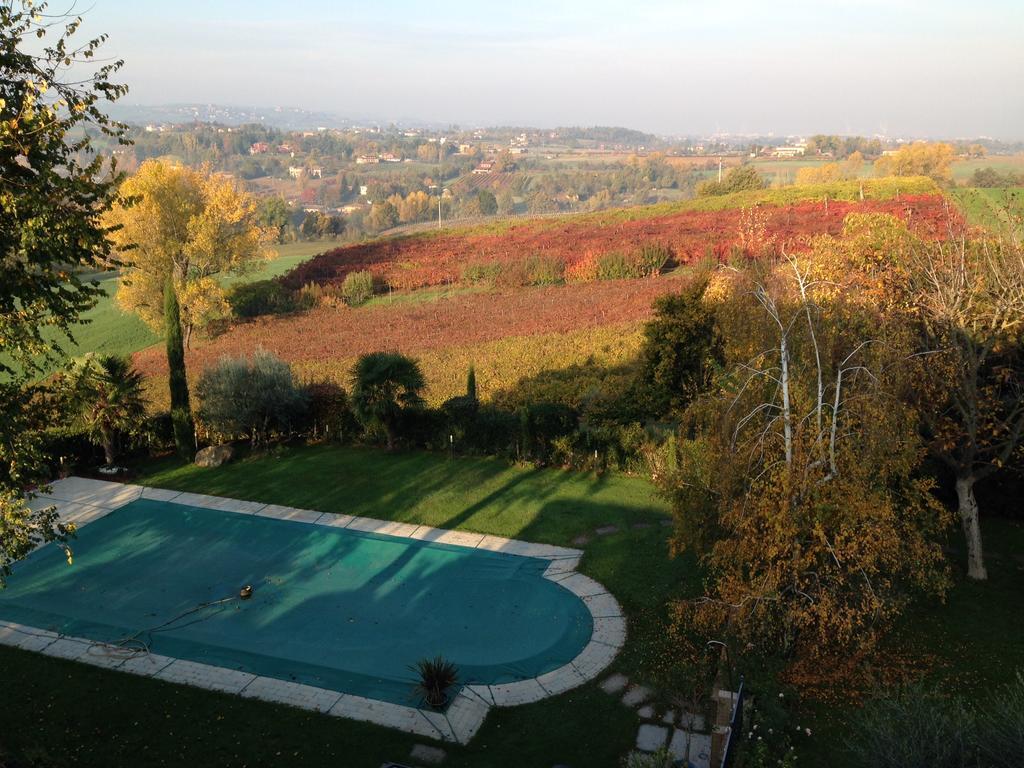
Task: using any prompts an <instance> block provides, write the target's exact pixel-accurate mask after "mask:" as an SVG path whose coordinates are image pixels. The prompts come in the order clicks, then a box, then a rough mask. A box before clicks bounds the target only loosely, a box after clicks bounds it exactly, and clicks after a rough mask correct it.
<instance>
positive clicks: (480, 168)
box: [473, 160, 494, 174]
mask: <svg viewBox="0 0 1024 768" xmlns="http://www.w3.org/2000/svg"><path fill="white" fill-rule="evenodd" d="M473 173H477V174H481V173H494V161H493V160H484V161H483V162H482V163H480V164H478V165H477V167H476V168H474V169H473Z"/></svg>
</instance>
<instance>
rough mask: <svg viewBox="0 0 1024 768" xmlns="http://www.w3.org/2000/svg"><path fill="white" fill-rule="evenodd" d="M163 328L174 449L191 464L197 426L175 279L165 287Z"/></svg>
mask: <svg viewBox="0 0 1024 768" xmlns="http://www.w3.org/2000/svg"><path fill="white" fill-rule="evenodd" d="M164 326H165V328H166V329H167V367H168V369H169V370H170V385H171V424H172V425H173V427H174V445H175V447H176V448H177V449H178V455H179V456H181V458H183V459H185V460H187V461H191V460H192V458H193V457H194V455H195V426H194V425H193V423H192V409H191V407H190V406H189V402H188V379H186V378H185V341H184V339H183V338H182V335H181V308H180V307H179V306H178V294H177V292H176V291H175V290H174V278H173V277H169V278H167V283H166V285H164Z"/></svg>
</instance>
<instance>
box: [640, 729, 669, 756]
mask: <svg viewBox="0 0 1024 768" xmlns="http://www.w3.org/2000/svg"><path fill="white" fill-rule="evenodd" d="M667 740H668V728H665V727H664V726H662V725H651V724H650V723H644V724H643V725H641V726H640V731H639V732H638V733H637V735H636V748H637V749H639V750H640V751H641V752H656V751H658V750H659V749H661V748H662V747H664V746H665V742H666V741H667Z"/></svg>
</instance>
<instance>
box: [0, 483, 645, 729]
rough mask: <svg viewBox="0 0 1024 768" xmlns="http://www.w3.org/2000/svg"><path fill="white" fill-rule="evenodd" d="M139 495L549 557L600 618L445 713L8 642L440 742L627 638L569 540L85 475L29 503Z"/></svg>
mask: <svg viewBox="0 0 1024 768" xmlns="http://www.w3.org/2000/svg"><path fill="white" fill-rule="evenodd" d="M140 498H143V499H154V500H158V501H165V502H169V503H172V504H184V505H188V506H192V507H202V508H207V509H216V510H221V511H224V512H233V513H237V514H241V515H256V516H262V517H271V518H277V519H279V520H288V521H292V522H294V523H297V524H305V525H322V526H331V527H338V528H348V529H351V530H353V531H362V532H368V533H374V534H378V535H382V536H392V537H396V538H407V539H417V540H421V541H428V542H439V543H442V544H448V545H451V546H457V547H466V548H470V549H481V550H488V551H493V552H503V553H506V554H511V555H519V556H522V557H533V558H540V559H544V560H548V561H550V564H549V565H548V567H547V568H546V569H545V571H544V578H546V579H549V580H550V581H553V582H556V583H558V584H559V585H561V586H562V587H564V588H565V589H567V590H569V591H570V592H571V593H573V594H575V595H576V596H577V597H579V598H580V600H582V602H583V604H584V605H585V606H586V607H587V609H588V610H589V611H590V614H591V616H592V618H593V625H594V631H593V634H592V636H591V638H590V642H589V643H587V645H586V646H585V647H584V648H583V650H582V651H581V652H580V653H579V654H578V655H577V656H576V657H575V658H574V659H572V660H571V661H570V662H569V663H568V664H565V665H564V666H562V667H559V668H557V669H555V670H553V671H551V672H548V673H546V674H543V675H540V676H539V677H534V678H527V679H524V680H518V681H516V682H512V683H506V684H498V685H466V686H464V687H463V688H462V689H461V690H460V691H459V693H458V695H457V696H455V698H454V699H453V701H452V703H451V704H450V705H449V706H448V708H447V709H446V710H445V711H444V712H439V711H434V710H427V709H418V708H416V707H411V706H404V705H400V704H395V703H391V702H386V701H380V700H377V699H369V698H364V697H361V696H355V695H352V694H348V693H341V692H339V691H333V690H328V689H325V688H317V687H314V686H310V685H304V684H301V683H295V682H290V681H287V680H280V679H277V678H272V677H263V676H259V675H255V674H251V673H248V672H243V671H239V670H236V669H229V668H226V667H217V666H211V665H208V664H201V663H198V662H194V661H189V660H186V659H178V658H174V657H170V656H162V655H158V654H153V653H149V654H141V655H134V656H127V657H126V656H124V655H117V654H113V655H112V654H110V653H109V652H107V651H105V650H104V649H103V647H102V644H98V643H97V642H96V641H93V640H89V639H86V638H81V637H72V636H67V635H60V634H57V633H55V632H51V631H48V630H45V629H39V628H36V627H31V626H27V625H24V624H17V623H14V622H7V621H3V620H0V644H4V645H10V646H13V647H17V648H21V649H23V650H28V651H35V652H38V653H42V654H45V655H48V656H54V657H58V658H64V659H70V660H73V661H77V662H82V663H86V664H93V665H95V666H99V667H104V668H108V669H113V670H116V671H119V672H124V673H129V674H135V675H141V676H145V677H152V678H155V679H158V680H165V681H168V682H173V683H180V684H184V685H192V686H195V687H198V688H205V689H208V690H214V691H220V692H224V693H231V694H237V695H239V696H243V697H247V698H255V699H260V700H263V701H269V702H274V703H279V704H286V705H289V706H293V707H299V708H301V709H307V710H312V711H317V712H322V713H325V714H328V715H332V716H336V717H347V718H350V719H353V720H361V721H366V722H371V723H375V724H377V725H382V726H387V727H390V728H396V729H398V730H401V731H405V732H407V733H412V734H416V735H418V736H424V737H427V738H433V739H438V740H440V741H447V742H456V743H460V744H466V743H468V742H469V741H470V739H472V738H473V736H474V735H475V734H476V732H477V731H478V730H479V728H480V726H481V724H482V723H483V721H484V719H485V718H486V717H487V713H488V712H489V710H490V708H491V707H511V706H519V705H523V704H530V703H533V702H536V701H540V700H541V699H544V698H547V697H549V696H556V695H558V694H561V693H564V692H566V691H569V690H571V689H573V688H576V687H578V686H580V685H583V684H584V683H586V682H588V681H590V680H593V679H594V678H596V677H597V676H598V675H600V673H601V672H602V671H603V670H604V669H605V668H606V667H607V666H608V665H609V664H610V663H611V662H612V660H613V659H614V658H615V656H616V654H617V653H618V652H619V650H621V648H622V646H623V645H624V643H625V640H626V619H625V617H624V616H623V613H622V609H621V608H620V606H619V604H618V601H616V600H615V598H614V597H613V596H612V595H611V594H609V593H608V591H607V590H606V589H605V588H604V587H603V586H602V585H601V584H599V583H598V582H596V581H594V580H593V579H591V578H589V577H587V576H584V575H583V574H581V573H578V572H577V571H576V568H577V566H578V565H579V562H580V558H581V557H582V554H583V553H582V552H581V551H580V550H578V549H573V548H570V547H558V546H553V545H549V544H537V543H532V542H526V541H520V540H517V539H507V538H503V537H500V536H491V535H486V534H479V533H471V532H468V531H453V530H447V529H443V528H432V527H430V526H423V525H416V524H414V523H402V522H395V521H387V520H376V519H372V518H366V517H355V516H352V515H345V514H334V513H330V512H319V511H316V510H309V509H297V508H294V507H286V506H280V505H276V504H262V503H260V502H255V501H244V500H240V499H230V498H225V497H221V496H210V495H206V494H197V493H187V492H179V491H173V490H168V489H163V488H151V487H144V486H140V485H129V484H123V483H116V482H110V481H103V480H91V479H87V478H80V477H68V478H65V479H63V480H58V481H56V482H54V483H53V484H52V485H51V490H50V492H49V493H48V494H47V495H45V496H44V495H41V496H37V497H36V498H34V499H32V501H31V502H30V506H32V507H33V508H35V509H39V508H43V507H50V506H53V507H56V510H57V513H58V515H59V516H60V519H61V520H62V521H63V522H66V523H74V524H75V526H76V527H78V528H81V527H83V526H85V525H88V524H89V523H91V522H93V521H95V520H98V519H100V518H102V517H104V516H105V515H107V514H109V513H110V512H112V511H113V510H115V509H118V508H120V507H123V506H124V505H126V504H129V503H131V502H133V501H135V500H137V499H140ZM44 546H47V545H44ZM49 546H53V545H49Z"/></svg>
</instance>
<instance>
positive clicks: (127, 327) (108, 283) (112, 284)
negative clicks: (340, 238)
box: [45, 242, 335, 373]
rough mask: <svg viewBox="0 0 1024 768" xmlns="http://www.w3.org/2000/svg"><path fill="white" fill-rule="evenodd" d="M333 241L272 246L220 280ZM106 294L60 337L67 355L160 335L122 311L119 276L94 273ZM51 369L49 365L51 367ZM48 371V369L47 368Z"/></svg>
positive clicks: (267, 268)
mask: <svg viewBox="0 0 1024 768" xmlns="http://www.w3.org/2000/svg"><path fill="white" fill-rule="evenodd" d="M334 245H335V243H333V242H304V243H287V244H285V245H279V246H276V250H277V254H278V255H277V257H276V258H274V259H273V260H271V261H268V262H266V263H265V264H263V265H261V268H260V269H259V270H256V271H255V272H251V273H249V274H246V275H242V276H231V277H227V278H225V279H224V280H223V282H224V284H225V285H231V284H233V283H237V282H242V281H249V280H261V279H264V278H270V277H276V276H278V275H283V274H284V273H285V272H287V271H289V270H290V269H292V268H294V267H296V266H297V265H299V264H301V263H302V262H303V261H306V260H307V259H309V258H310V257H311V256H314V255H315V254H317V253H321V252H323V251H325V250H328V249H330V248H331V247H333V246H334ZM96 279H97V280H99V282H100V284H101V286H102V287H103V290H104V292H105V294H106V295H104V296H102V297H100V299H99V301H98V302H97V303H96V306H94V307H93V308H92V309H90V310H89V311H88V312H86V313H84V314H83V316H82V319H83V321H84V322H83V323H82V324H81V325H79V326H77V327H75V328H74V329H73V335H74V342H70V341H66V340H63V339H62V340H61V348H62V349H63V350H64V352H65V354H66V355H67V356H68V357H80V356H82V355H85V354H87V353H89V352H101V353H104V354H113V355H129V354H131V353H132V352H137V351H138V350H140V349H145V348H146V347H148V346H150V345H152V344H155V343H157V342H158V341H159V340H160V337H159V336H158V335H157V334H155V333H153V331H152V330H150V329H149V327H148V326H146V324H145V323H143V322H142V320H140V319H139V318H138V316H136V315H134V314H132V313H130V312H125V311H123V310H122V309H121V308H120V307H118V306H117V303H116V302H115V301H114V294H115V293H116V292H117V286H118V283H119V278H118V276H117V274H116V273H114V272H108V273H102V274H100V275H97V276H96ZM45 335H46V337H47V338H50V339H60V338H61V336H62V334H60V333H59V332H57V331H53V332H50V333H46V334H45ZM51 370H52V369H51ZM47 373H49V371H47Z"/></svg>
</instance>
